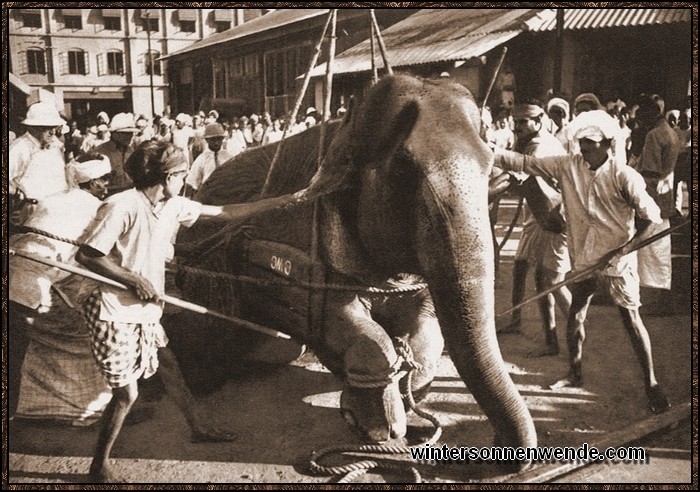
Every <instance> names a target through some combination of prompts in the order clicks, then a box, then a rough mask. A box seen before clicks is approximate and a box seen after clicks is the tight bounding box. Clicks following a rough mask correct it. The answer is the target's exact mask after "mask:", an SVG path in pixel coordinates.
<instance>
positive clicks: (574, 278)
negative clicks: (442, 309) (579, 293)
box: [496, 220, 690, 318]
mask: <svg viewBox="0 0 700 492" xmlns="http://www.w3.org/2000/svg"><path fill="white" fill-rule="evenodd" d="M689 223H690V220H685V221H683V222H681V223H680V224H676V225H675V226H673V227H669V228H668V229H664V230H663V231H661V232H659V233H657V234H654V235H653V236H650V237H648V238H646V239H644V240H642V241H640V242H639V243H638V244H637V245H636V246H635V247H634V248H632V250H630V253H632V252H633V251H637V250H638V249H642V248H643V247H645V246H648V245H650V244H651V243H653V242H654V241H658V240H659V239H661V238H662V237H664V236H668V235H669V234H671V233H672V232H673V231H675V230H678V229H680V228H681V227H684V226H686V225H688V224H689ZM625 246H627V245H626V244H625V245H623V246H620V247H619V248H616V249H614V250H613V251H611V252H610V253H608V254H607V255H605V256H604V257H603V259H602V260H600V261H599V262H598V263H596V264H595V265H593V266H590V267H588V268H586V269H584V270H581V271H580V272H578V273H575V274H573V275H571V276H570V277H569V278H567V279H566V280H562V281H561V282H559V283H557V284H555V285H553V286H551V287H549V288H548V289H545V290H543V291H542V292H538V293H537V294H535V295H534V296H532V297H530V298H528V299H526V300H524V301H523V302H521V303H520V304H517V305H515V306H513V307H512V308H510V309H506V310H505V311H503V312H502V313H499V314H497V315H496V317H497V318H500V317H501V316H503V315H506V314H508V313H512V312H513V311H515V310H516V309H520V308H522V307H523V306H524V305H525V304H529V303H531V302H532V301H536V300H537V299H541V298H543V297H544V296H546V295H549V294H551V293H552V292H555V291H557V290H559V289H561V288H562V287H565V286H567V285H569V284H572V283H574V282H580V281H581V280H585V279H587V278H588V277H590V276H591V275H593V274H594V273H595V272H597V271H598V270H602V269H603V268H605V267H606V266H607V265H608V262H609V261H610V258H611V257H612V256H613V255H614V254H615V253H616V252H618V251H620V250H622V248H624V247H625Z"/></svg>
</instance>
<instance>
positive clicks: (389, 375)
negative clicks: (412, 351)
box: [345, 355, 406, 389]
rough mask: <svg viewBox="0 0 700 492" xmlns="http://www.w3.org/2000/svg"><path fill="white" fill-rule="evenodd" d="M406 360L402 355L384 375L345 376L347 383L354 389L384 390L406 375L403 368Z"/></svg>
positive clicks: (349, 374) (350, 374) (351, 374)
mask: <svg viewBox="0 0 700 492" xmlns="http://www.w3.org/2000/svg"><path fill="white" fill-rule="evenodd" d="M404 362H405V361H404V359H403V357H401V356H400V355H399V356H398V357H397V358H396V361H395V362H394V363H393V364H392V365H391V366H390V367H388V368H387V370H386V371H385V372H384V373H383V374H353V373H348V374H347V375H346V376H345V381H346V382H347V383H348V384H349V385H350V386H352V387H353V388H363V389H371V388H384V387H385V386H388V385H390V384H391V383H393V382H394V381H398V380H399V379H401V378H402V377H404V376H405V375H406V371H402V370H401V368H402V367H403V365H404Z"/></svg>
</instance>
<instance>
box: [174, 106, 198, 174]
mask: <svg viewBox="0 0 700 492" xmlns="http://www.w3.org/2000/svg"><path fill="white" fill-rule="evenodd" d="M191 124H192V119H191V118H190V116H189V115H186V114H185V113H179V114H178V115H177V116H176V117H175V129H174V130H173V144H175V147H177V148H178V149H180V150H181V151H182V153H183V154H185V157H187V162H188V163H190V162H191V161H190V156H191V154H192V153H191V150H190V148H191V145H192V142H193V141H194V130H193V129H192V126H190V125H191Z"/></svg>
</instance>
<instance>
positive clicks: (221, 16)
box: [214, 9, 232, 22]
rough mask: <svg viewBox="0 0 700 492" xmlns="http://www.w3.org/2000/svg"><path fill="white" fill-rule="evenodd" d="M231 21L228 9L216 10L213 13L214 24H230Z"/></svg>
mask: <svg viewBox="0 0 700 492" xmlns="http://www.w3.org/2000/svg"><path fill="white" fill-rule="evenodd" d="M231 19H232V16H231V10H230V9H216V10H215V11H214V21H216V22H231Z"/></svg>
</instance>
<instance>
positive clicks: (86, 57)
mask: <svg viewBox="0 0 700 492" xmlns="http://www.w3.org/2000/svg"><path fill="white" fill-rule="evenodd" d="M89 73H90V53H88V52H87V51H84V52H83V75H87V74H89Z"/></svg>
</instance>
